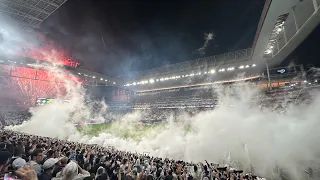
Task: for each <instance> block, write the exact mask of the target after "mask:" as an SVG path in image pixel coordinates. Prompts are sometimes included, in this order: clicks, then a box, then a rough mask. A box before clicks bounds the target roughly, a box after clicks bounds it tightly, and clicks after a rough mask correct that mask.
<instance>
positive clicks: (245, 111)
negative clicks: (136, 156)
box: [14, 86, 320, 179]
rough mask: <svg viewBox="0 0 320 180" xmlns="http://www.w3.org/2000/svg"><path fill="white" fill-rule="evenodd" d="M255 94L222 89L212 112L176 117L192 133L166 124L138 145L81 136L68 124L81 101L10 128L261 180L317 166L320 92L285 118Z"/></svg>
mask: <svg viewBox="0 0 320 180" xmlns="http://www.w3.org/2000/svg"><path fill="white" fill-rule="evenodd" d="M258 93H259V91H257V90H256V89H254V90H252V87H246V86H244V87H241V86H240V87H229V88H228V89H224V90H223V91H222V92H219V95H220V96H219V99H220V102H222V103H221V104H220V106H219V107H217V108H216V109H215V110H212V111H206V112H200V113H198V114H197V115H195V116H193V117H190V116H187V115H182V116H180V117H178V118H183V119H184V120H185V121H186V122H189V123H190V122H191V127H192V129H193V131H191V132H189V133H187V134H186V133H185V130H184V128H183V126H181V125H178V124H175V123H173V122H172V121H170V123H168V125H167V127H166V128H165V129H161V130H158V131H157V132H156V134H153V135H152V136H145V137H143V138H142V139H141V141H135V140H130V139H129V140H128V139H123V138H121V137H119V136H115V135H112V134H109V133H100V134H99V135H98V136H97V137H89V136H82V135H80V134H79V133H78V132H77V131H76V130H75V128H74V127H73V126H72V125H71V123H69V122H70V117H69V112H70V110H71V109H72V110H77V109H82V111H84V110H85V109H84V108H82V107H80V108H79V107H77V106H78V105H79V104H81V103H79V101H78V100H79V99H81V98H80V97H79V98H74V99H73V100H72V101H74V102H78V103H70V104H63V103H59V102H56V103H53V104H50V105H47V106H43V107H39V108H36V110H35V111H34V116H33V117H32V118H31V120H30V121H28V122H27V123H25V124H23V125H21V126H16V127H14V129H15V130H18V131H22V132H28V133H33V134H38V135H43V136H49V137H59V138H64V139H69V140H73V141H79V142H84V143H93V144H100V145H102V146H109V145H112V146H114V147H116V148H118V149H122V150H128V151H132V152H134V151H137V152H141V153H142V152H150V154H151V155H153V156H161V157H171V158H176V159H185V160H189V161H193V162H196V161H203V160H208V161H211V162H220V163H222V162H225V161H231V162H234V164H237V162H241V167H242V168H244V169H245V170H247V171H249V170H250V169H251V168H252V167H253V168H254V170H255V173H257V174H259V175H263V176H270V174H272V172H273V171H274V169H275V167H280V168H281V169H283V170H285V171H286V172H287V173H288V174H290V175H291V179H302V178H303V174H304V173H303V171H304V169H306V168H308V167H311V168H313V167H316V168H317V166H318V165H317V164H319V163H320V159H319V157H318V154H319V153H320V147H318V146H317V143H316V142H317V141H318V139H319V138H320V133H319V131H318V127H319V125H320V121H318V119H319V118H320V115H319V114H318V113H316V112H317V111H318V109H319V108H320V98H319V96H318V94H316V95H315V96H314V101H313V103H312V104H310V105H305V104H301V105H295V106H288V109H287V113H286V114H279V113H277V112H275V111H273V110H272V109H267V108H264V109H261V108H260V107H259V106H256V105H255V103H254V102H252V99H253V98H252V97H253V96H256V95H257V94H258ZM77 95H79V94H77ZM230 105H232V106H230ZM72 106H73V107H72ZM80 106H83V105H80ZM139 120H141V113H140V112H134V113H133V114H129V115H127V116H124V117H123V118H122V119H121V120H120V121H119V122H118V123H119V125H120V126H121V125H123V129H121V128H119V129H118V130H119V131H123V130H124V131H130V130H133V129H130V128H134V127H135V126H130V123H132V122H135V121H139ZM120 126H117V127H120ZM129 126H130V128H125V127H129ZM40 127H41V128H40ZM227 156H229V158H226V157H227ZM227 159H229V160H227Z"/></svg>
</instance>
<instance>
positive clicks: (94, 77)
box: [8, 60, 116, 84]
mask: <svg viewBox="0 0 320 180" xmlns="http://www.w3.org/2000/svg"><path fill="white" fill-rule="evenodd" d="M8 62H11V63H14V64H17V62H16V61H10V60H8ZM20 64H22V65H23V63H22V62H21V63H20ZM27 65H29V66H32V65H33V64H27ZM78 74H79V75H83V76H85V77H91V78H93V79H96V78H97V77H96V76H89V75H87V74H81V73H78ZM100 81H105V82H111V81H108V80H107V79H103V78H100ZM112 84H116V82H113V83H112Z"/></svg>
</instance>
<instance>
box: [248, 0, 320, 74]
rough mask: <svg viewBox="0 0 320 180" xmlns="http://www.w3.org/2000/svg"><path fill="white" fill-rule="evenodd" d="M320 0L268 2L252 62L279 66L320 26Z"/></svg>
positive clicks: (257, 34) (256, 38) (271, 0)
mask: <svg viewBox="0 0 320 180" xmlns="http://www.w3.org/2000/svg"><path fill="white" fill-rule="evenodd" d="M319 6H320V0H266V3H265V7H264V9H263V12H262V15H261V19H260V22H259V25H258V29H257V32H256V37H255V40H254V43H253V54H252V60H253V62H254V63H256V64H257V66H260V65H261V66H260V67H262V68H265V62H267V61H268V64H269V66H270V67H272V66H277V65H279V64H280V63H281V62H282V61H283V60H285V58H286V57H288V55H289V54H290V53H291V52H292V51H293V50H294V49H295V48H296V47H298V45H299V44H300V43H302V42H303V41H304V39H306V37H307V36H308V35H309V34H310V33H311V32H312V31H313V30H314V29H315V28H316V27H317V26H318V25H319V23H320V18H319V17H320V11H319Z"/></svg>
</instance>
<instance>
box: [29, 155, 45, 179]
mask: <svg viewBox="0 0 320 180" xmlns="http://www.w3.org/2000/svg"><path fill="white" fill-rule="evenodd" d="M42 160H43V154H42V150H41V149H36V150H34V151H33V152H32V153H31V161H30V166H31V167H32V168H33V169H34V170H35V171H36V173H37V175H40V173H41V171H42V166H41V165H40V163H41V162H42Z"/></svg>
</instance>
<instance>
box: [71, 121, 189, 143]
mask: <svg viewBox="0 0 320 180" xmlns="http://www.w3.org/2000/svg"><path fill="white" fill-rule="evenodd" d="M167 128H169V127H168V124H167V123H161V124H152V125H137V124H127V123H125V124H123V123H104V124H94V125H86V126H79V127H77V129H78V131H79V132H80V133H81V134H83V135H89V136H98V135H99V134H101V133H109V134H112V135H114V136H117V137H120V138H123V139H131V140H135V141H140V140H141V139H142V138H144V137H153V136H156V135H157V134H159V133H160V132H161V131H164V130H165V129H167ZM183 128H184V131H185V133H188V132H190V131H192V128H191V127H190V125H186V124H184V125H183Z"/></svg>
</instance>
